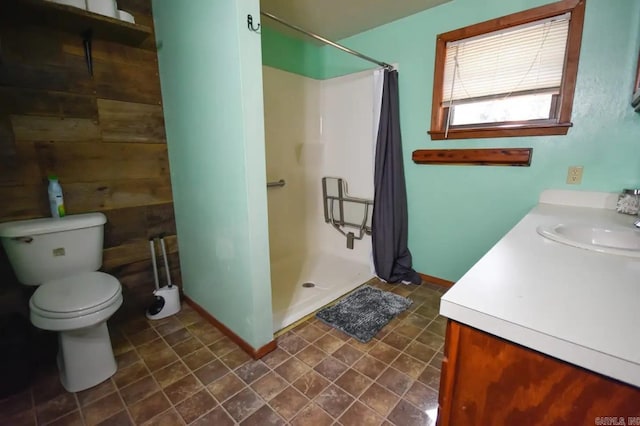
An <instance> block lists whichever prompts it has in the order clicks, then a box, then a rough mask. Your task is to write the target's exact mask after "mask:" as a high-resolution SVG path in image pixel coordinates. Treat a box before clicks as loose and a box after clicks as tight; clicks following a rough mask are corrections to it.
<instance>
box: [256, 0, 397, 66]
mask: <svg viewBox="0 0 640 426" xmlns="http://www.w3.org/2000/svg"><path fill="white" fill-rule="evenodd" d="M260 14H261V15H264V16H266V17H267V18H271V19H273V20H274V21H277V22H280V23H281V24H282V25H284V26H286V27H289V28H291V29H293V30H296V31H298V32H301V33H302V34H306V35H308V36H309V37H312V38H315V39H316V40H320V41H321V42H323V43H325V44H328V45H329V46H333V47H335V48H337V49H340V50H342V51H343V52H347V53H349V54H351V55H354V56H357V57H358V58H360V59H364V60H365V61H369V62H373V63H374V64H378V65H380V66H381V67H382V68H386V69H388V70H392V69H393V65H390V64H387V63H386V62H380V61H377V60H375V59H373V58H371V57H369V56H367V55H363V54H362V53H360V52H356V51H355V50H352V49H349V48H348V47H345V46H343V45H341V44H338V43H336V42H333V41H331V40H328V39H326V38H324V37H322V36H319V35H318V34H314V33H312V32H311V31H307V30H304V29H302V28H300V27H298V26H297V25H293V24H290V23H288V22H287V21H283V20H282V19H280V18H278V17H277V16H275V15H272V14H271V13H269V12H262V11H261V12H260Z"/></svg>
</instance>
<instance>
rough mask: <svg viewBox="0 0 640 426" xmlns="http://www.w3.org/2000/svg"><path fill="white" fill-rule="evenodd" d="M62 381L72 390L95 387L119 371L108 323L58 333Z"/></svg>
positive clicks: (59, 365) (65, 386)
mask: <svg viewBox="0 0 640 426" xmlns="http://www.w3.org/2000/svg"><path fill="white" fill-rule="evenodd" d="M58 342H59V351H58V370H59V371H60V382H62V386H64V388H65V389H66V390H67V391H69V392H78V391H81V390H85V389H88V388H90V387H93V386H95V385H97V384H99V383H102V382H103V381H105V380H107V379H108V378H109V377H111V376H113V374H114V373H115V372H116V369H117V364H116V360H115V358H114V356H113V349H112V348H111V340H110V339H109V330H108V329H107V322H106V321H103V322H101V323H99V324H97V325H94V326H92V327H86V328H81V329H79V330H69V331H61V332H59V333H58Z"/></svg>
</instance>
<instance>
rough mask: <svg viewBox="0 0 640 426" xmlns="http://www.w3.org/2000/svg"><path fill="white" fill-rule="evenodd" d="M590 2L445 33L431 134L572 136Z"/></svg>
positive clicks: (568, 1)
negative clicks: (586, 4) (586, 8)
mask: <svg viewBox="0 0 640 426" xmlns="http://www.w3.org/2000/svg"><path fill="white" fill-rule="evenodd" d="M584 4H585V0H564V1H560V2H557V3H552V4H549V5H546V6H542V7H538V8H535V9H530V10H526V11H524V12H520V13H516V14H513V15H508V16H504V17H502V18H498V19H494V20H491V21H486V22H482V23H480V24H476V25H471V26H469V27H465V28H460V29H458V30H454V31H450V32H448V33H444V34H440V35H438V37H437V40H436V63H435V72H434V82H433V84H434V86H433V104H432V112H431V130H430V131H429V134H430V135H431V138H432V139H463V138H464V139H466V138H486V137H508V136H535V135H566V134H567V131H568V130H569V127H571V109H572V106H573V92H574V88H575V82H576V74H577V72H578V58H579V55H580V42H581V39H582V23H583V20H584Z"/></svg>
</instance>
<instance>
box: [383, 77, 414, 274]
mask: <svg viewBox="0 0 640 426" xmlns="http://www.w3.org/2000/svg"><path fill="white" fill-rule="evenodd" d="M374 193H375V195H374V199H373V218H372V224H371V225H372V226H371V228H372V233H371V242H372V245H373V264H374V266H375V268H376V274H377V275H378V277H380V278H382V279H383V280H385V281H387V282H390V283H396V282H403V281H404V282H411V283H414V284H420V283H421V282H422V280H421V278H420V276H419V275H418V273H417V272H416V271H414V270H413V269H412V267H411V266H412V265H411V253H410V252H409V247H408V246H407V239H408V214H407V188H406V186H405V180H404V165H403V163H402V138H401V135H400V109H399V99H398V71H396V70H393V71H389V70H385V72H384V86H383V91H382V107H381V108H380V125H379V127H378V141H377V144H376V159H375V171H374Z"/></svg>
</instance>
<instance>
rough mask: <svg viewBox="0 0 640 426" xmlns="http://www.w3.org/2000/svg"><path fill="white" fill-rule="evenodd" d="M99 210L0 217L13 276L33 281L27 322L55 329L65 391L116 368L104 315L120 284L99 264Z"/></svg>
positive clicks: (117, 300)
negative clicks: (54, 215)
mask: <svg viewBox="0 0 640 426" xmlns="http://www.w3.org/2000/svg"><path fill="white" fill-rule="evenodd" d="M106 222H107V218H106V217H105V215H103V214H102V213H86V214H78V215H69V216H65V217H63V218H44V219H32V220H23V221H15V222H5V223H0V242H1V243H2V246H3V247H4V249H5V251H6V253H7V257H8V258H9V262H10V263H11V266H12V267H13V271H14V272H15V274H16V276H17V278H18V280H19V281H20V282H21V283H22V284H24V285H27V286H38V288H37V289H36V291H35V292H34V293H33V295H32V296H31V299H30V300H29V310H30V318H31V323H32V324H33V325H34V326H36V327H38V328H41V329H43V330H51V331H57V332H58V343H59V349H58V359H57V361H58V369H59V371H60V381H61V382H62V385H63V386H64V388H65V389H66V390H68V391H69V392H78V391H81V390H84V389H88V388H90V387H93V386H95V385H97V384H99V383H101V382H103V381H104V380H106V379H108V378H109V377H111V376H112V375H113V374H114V373H115V372H116V369H117V366H116V361H115V358H114V356H113V349H112V348H111V341H110V339H109V330H108V329H107V320H108V319H109V318H110V317H111V315H113V313H114V312H115V311H117V310H118V308H119V307H120V306H121V305H122V288H121V286H120V282H119V281H118V280H117V279H116V278H115V277H113V276H111V275H109V274H105V273H103V272H97V271H98V269H99V268H100V266H102V242H103V230H104V224H105V223H106Z"/></svg>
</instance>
